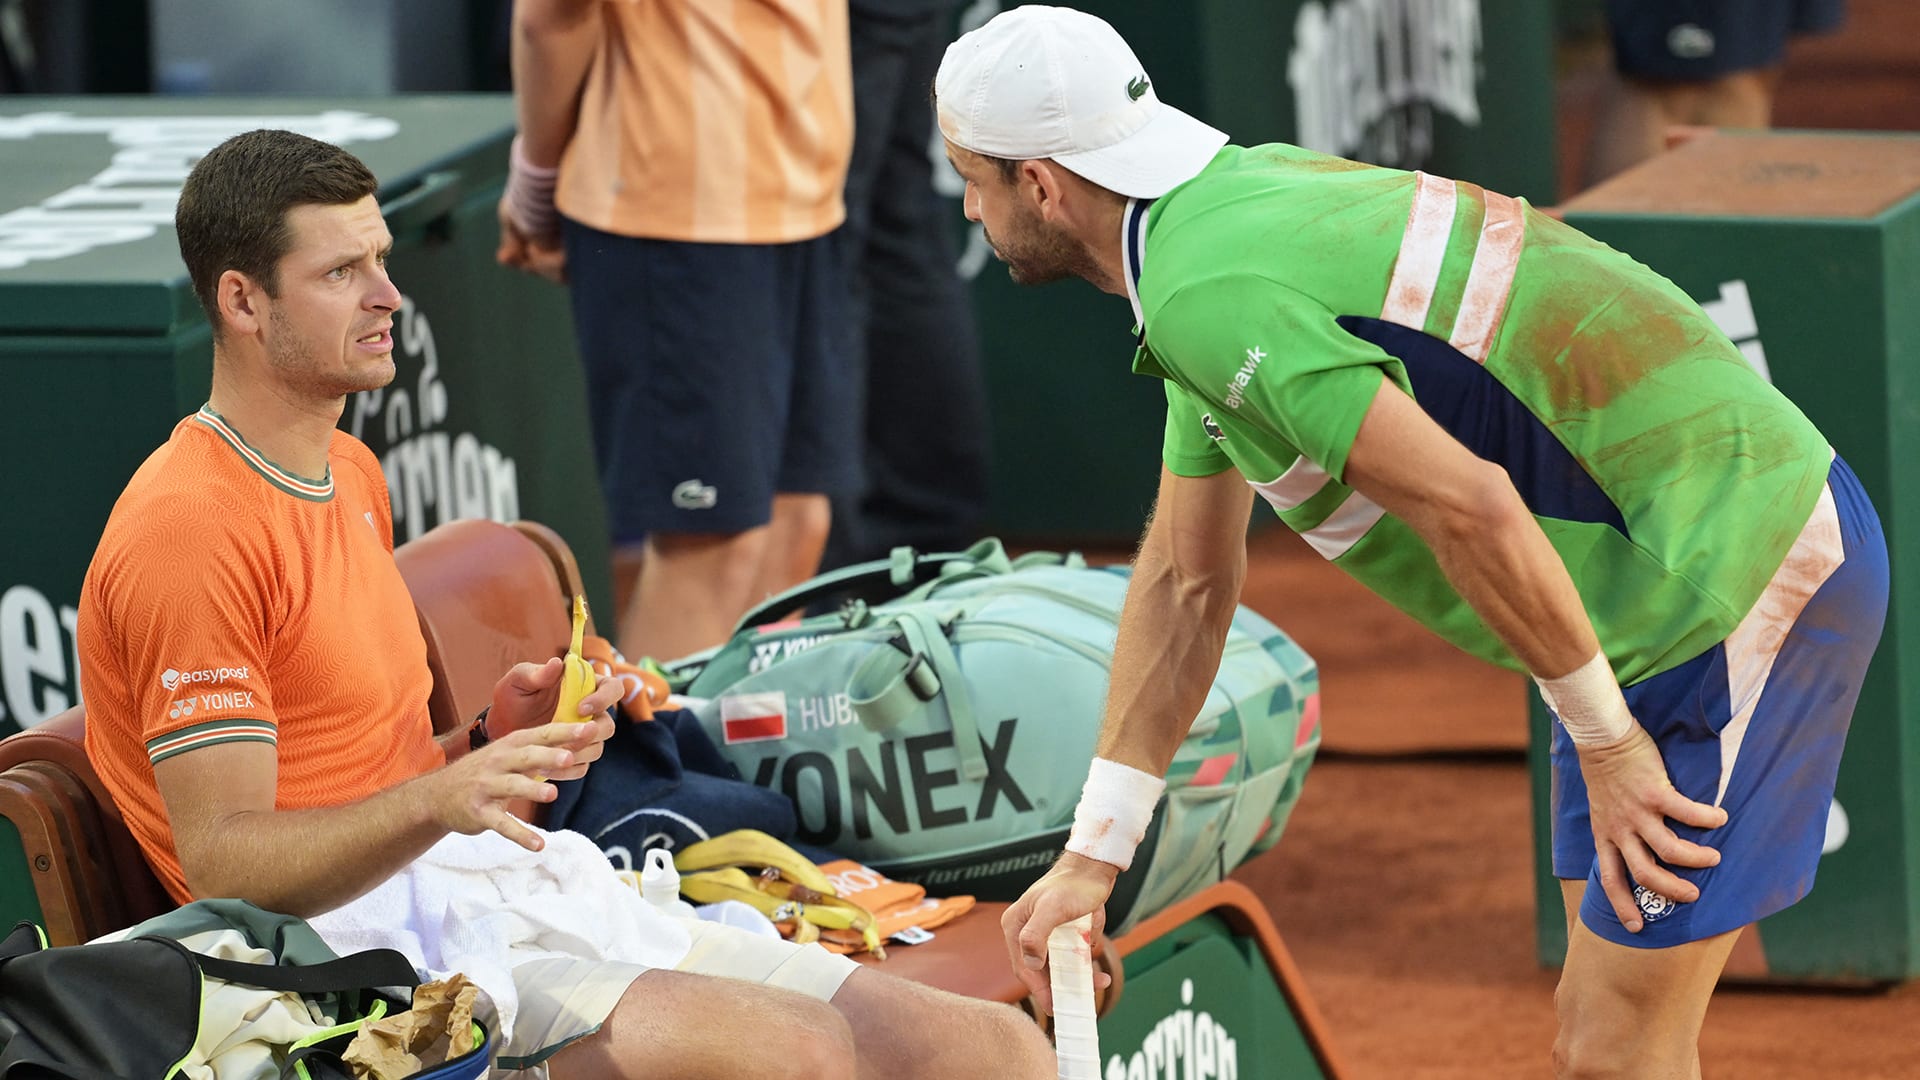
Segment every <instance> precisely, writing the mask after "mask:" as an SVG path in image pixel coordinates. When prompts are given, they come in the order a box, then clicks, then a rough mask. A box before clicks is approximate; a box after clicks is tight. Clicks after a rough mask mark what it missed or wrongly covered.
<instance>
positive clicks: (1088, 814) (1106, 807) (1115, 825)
mask: <svg viewBox="0 0 1920 1080" xmlns="http://www.w3.org/2000/svg"><path fill="white" fill-rule="evenodd" d="M1165 790H1167V782H1166V781H1165V780H1162V779H1161V778H1159V777H1157V776H1154V775H1152V774H1151V773H1145V772H1141V771H1140V770H1139V769H1136V768H1134V767H1132V766H1131V765H1122V764H1120V763H1119V762H1117V761H1108V760H1107V759H1106V758H1094V759H1093V764H1092V766H1090V767H1089V768H1088V769H1087V784H1086V786H1085V787H1084V788H1081V789H1080V805H1079V806H1078V807H1076V808H1075V809H1074V812H1073V833H1072V834H1071V835H1070V836H1068V838H1067V850H1068V851H1071V852H1073V853H1074V854H1075V855H1083V856H1085V857H1087V858H1089V859H1095V860H1098V861H1100V862H1103V863H1112V864H1113V865H1114V866H1117V867H1119V868H1120V869H1122V870H1125V869H1126V868H1127V867H1129V866H1132V865H1133V850H1134V849H1135V848H1137V847H1139V846H1140V841H1141V840H1144V839H1146V835H1147V825H1148V824H1149V823H1151V822H1152V821H1153V808H1154V807H1155V806H1156V805H1158V804H1159V802H1160V793H1161V792H1163V791H1165Z"/></svg>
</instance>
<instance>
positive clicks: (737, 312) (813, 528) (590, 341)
mask: <svg viewBox="0 0 1920 1080" xmlns="http://www.w3.org/2000/svg"><path fill="white" fill-rule="evenodd" d="M512 53H513V75H514V80H513V81H514V95H515V101H516V104H517V107H518V113H519V126H520V134H519V137H518V138H517V139H516V140H515V141H514V146H513V150H512V159H511V163H510V169H509V174H508V181H507V192H506V195H505V197H504V198H503V199H502V200H501V204H500V231H501V243H500V251H499V255H498V257H499V260H500V262H501V263H503V264H504V265H507V266H513V267H518V268H520V269H524V270H527V271H530V272H533V273H537V274H540V275H542V276H545V277H548V278H550V279H552V280H555V281H564V282H566V283H568V285H569V287H570V290H571V293H572V298H573V313H574V330H575V334H576V337H577V338H578V341H579V346H580V354H581V360H582V364H583V366H584V368H585V370H586V376H587V382H588V400H589V409H590V412H591V415H592V419H593V431H594V449H595V455H596V457H597V458H598V465H599V470H600V480H601V486H602V488H603V490H604V492H605V494H606V501H607V515H608V520H609V524H610V526H611V529H612V533H613V537H612V538H613V541H614V546H615V551H616V556H615V558H616V563H617V564H619V563H626V564H628V565H631V563H633V562H634V561H637V562H638V564H639V571H638V574H639V576H638V580H637V582H636V583H635V585H634V587H633V589H632V593H631V598H630V599H629V600H628V601H627V604H626V610H625V611H623V612H622V613H621V614H620V619H619V645H620V648H621V649H622V650H623V651H624V652H626V653H627V654H628V655H631V656H636V657H637V656H654V657H660V658H670V657H677V656H682V655H685V654H687V653H690V652H694V651H697V650H699V649H702V648H706V647H708V646H712V645H716V644H719V643H720V642H721V641H724V640H725V638H726V636H727V634H728V632H729V631H730V630H731V629H732V627H733V624H734V622H735V620H737V619H738V618H739V616H740V615H741V614H742V613H743V612H745V611H746V610H747V609H748V608H749V607H751V606H752V605H753V603H754V602H755V601H757V600H758V599H759V598H761V597H763V596H766V595H768V594H770V593H774V592H778V591H781V590H782V589H785V588H787V587H788V586H790V585H793V584H796V583H798V582H800V581H803V580H805V579H806V578H808V577H811V576H812V575H813V573H814V572H815V570H816V569H817V567H818V565H819V561H820V554H821V551H822V549H823V547H824V546H825V543H826V538H827V533H828V530H829V527H830V522H831V516H832V511H831V507H830V498H831V497H833V496H839V495H844V494H846V493H848V492H850V491H852V490H853V488H854V485H855V483H856V481H857V474H858V457H857V454H858V442H857V439H858V422H859V420H858V418H859V415H860V413H859V411H858V409H859V402H858V400H857V397H856V396H854V395H849V393H848V390H847V388H848V387H849V386H852V385H854V384H855V382H856V377H855V370H854V368H853V367H852V362H851V349H850V348H849V343H848V338H849V329H848V327H849V321H848V313H847V304H848V295H847V282H846V273H847V271H846V257H845V254H844V252H843V249H842V242H843V237H842V236H841V235H840V234H839V233H838V232H837V231H836V230H838V228H839V226H840V225H841V223H842V221H843V220H844V219H845V216H846V211H845V203H844V201H843V197H842V186H843V184H844V183H845V180H846V171H847V161H848V158H849V156H850V154H851V151H852V144H853V90H852V70H851V61H850V59H849V56H848V40H847V14H846V4H845V0H739V2H737V3H733V4H729V5H721V6H715V5H708V4H698V3H690V2H687V0H518V3H517V4H516V7H515V11H514V16H513V32H512Z"/></svg>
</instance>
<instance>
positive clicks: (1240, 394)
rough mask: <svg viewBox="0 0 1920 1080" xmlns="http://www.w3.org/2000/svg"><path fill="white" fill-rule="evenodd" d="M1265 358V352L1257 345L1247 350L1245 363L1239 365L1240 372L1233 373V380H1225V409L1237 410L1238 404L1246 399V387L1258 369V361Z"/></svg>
mask: <svg viewBox="0 0 1920 1080" xmlns="http://www.w3.org/2000/svg"><path fill="white" fill-rule="evenodd" d="M1266 358H1267V354H1266V351H1265V350H1263V349H1261V348H1260V346H1258V345H1255V346H1254V347H1253V348H1251V349H1248V350H1247V360H1246V363H1244V364H1241V365H1240V370H1239V371H1236V372H1234V373H1233V378H1231V379H1228V380H1227V408H1229V409H1237V408H1239V407H1240V403H1241V402H1243V401H1245V400H1246V399H1247V397H1246V391H1247V386H1248V384H1250V383H1252V382H1253V373H1254V372H1255V371H1258V370H1259V369H1260V361H1262V360H1265V359H1266Z"/></svg>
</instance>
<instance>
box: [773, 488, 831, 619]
mask: <svg viewBox="0 0 1920 1080" xmlns="http://www.w3.org/2000/svg"><path fill="white" fill-rule="evenodd" d="M832 526H833V506H832V504H831V503H829V502H828V501H827V497H826V496H825V495H799V494H778V495H775V496H774V497H773V520H772V521H771V522H769V523H768V524H767V530H768V535H767V554H766V557H765V558H763V559H762V560H761V561H760V580H759V581H758V582H756V583H755V585H754V593H755V595H754V599H753V602H754V603H756V604H757V603H759V602H760V601H761V599H762V598H764V597H768V596H773V595H775V594H776V593H782V592H785V591H787V590H788V589H791V588H793V587H794V586H795V585H798V584H800V583H801V582H803V581H805V580H807V579H808V578H810V577H812V576H813V575H815V574H817V573H819V572H820V555H821V553H822V552H824V551H826V549H827V533H828V531H829V530H830V529H831V528H832Z"/></svg>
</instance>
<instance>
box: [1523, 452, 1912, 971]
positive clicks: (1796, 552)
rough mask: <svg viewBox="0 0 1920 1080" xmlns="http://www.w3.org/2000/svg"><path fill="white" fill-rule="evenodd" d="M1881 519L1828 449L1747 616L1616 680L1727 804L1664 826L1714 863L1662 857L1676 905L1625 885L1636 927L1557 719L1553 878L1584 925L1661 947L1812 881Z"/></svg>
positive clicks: (1723, 927)
mask: <svg viewBox="0 0 1920 1080" xmlns="http://www.w3.org/2000/svg"><path fill="white" fill-rule="evenodd" d="M1887 584H1888V578H1887V547H1886V540H1885V538H1884V537H1883V536H1882V535H1881V531H1880V519H1879V518H1878V517H1877V516H1875V514H1874V512H1873V506H1872V504H1871V503H1869V502H1868V501H1867V495H1866V492H1864V491H1862V490H1861V488H1860V482H1859V481H1858V480H1856V479H1855V478H1854V475H1853V472H1852V470H1850V469H1848V468H1847V465H1846V463H1845V462H1844V461H1841V460H1840V459H1839V458H1837V457H1836V458H1835V459H1834V461H1833V468H1832V470H1831V471H1830V472H1829V473H1828V477H1827V486H1826V490H1825V491H1823V492H1822V493H1821V497H1820V502H1819V504H1818V505H1817V506H1816V507H1815V509H1814V512H1813V516H1812V517H1811V518H1810V519H1809V520H1808V522H1807V526H1806V528H1805V529H1804V530H1803V531H1802V532H1801V534H1800V538H1799V540H1798V541H1796V542H1795V544H1794V547H1793V550H1792V551H1791V552H1790V553H1789V554H1788V555H1787V558H1786V560H1785V561H1784V562H1783V563H1782V564H1781V569H1780V570H1779V572H1777V573H1776V574H1775V575H1774V577H1773V580H1772V581H1771V582H1769V583H1768V585H1767V589H1766V591H1765V592H1764V593H1762V594H1761V597H1760V600H1759V601H1758V602H1757V603H1756V604H1755V605H1754V608H1753V611H1752V612H1750V613H1749V614H1748V615H1747V617H1746V618H1745V619H1743V620H1742V621H1741V623H1740V625H1739V627H1737V628H1736V629H1735V630H1734V632H1733V633H1732V634H1730V635H1728V637H1727V639H1726V640H1725V641H1723V642H1721V643H1720V644H1718V645H1715V646H1714V647H1713V648H1711V649H1709V650H1707V651H1706V652H1704V653H1702V654H1700V655H1699V656H1696V657H1694V658H1693V659H1692V660H1689V661H1687V662H1686V663H1684V664H1682V665H1680V666H1679V667H1677V668H1673V669H1671V670H1668V671H1664V672H1661V673H1660V674H1658V675H1655V676H1653V677H1652V678H1650V679H1645V680H1643V681H1641V682H1638V683H1635V684H1634V685H1632V686H1629V687H1627V688H1626V690H1625V692H1626V697H1627V705H1628V706H1629V707H1630V708H1631V709H1632V710H1633V714H1634V716H1635V717H1637V718H1638V719H1639V721H1640V723H1641V726H1643V727H1645V728H1646V729H1647V732H1648V734H1650V735H1652V736H1653V740H1654V742H1656V743H1658V744H1659V746H1660V754H1661V756H1662V757H1663V758H1664V759H1665V760H1666V764H1667V773H1668V775H1669V776H1671V777H1672V779H1673V784H1674V787H1676V788H1678V789H1679V791H1680V792H1681V794H1683V795H1685V796H1687V797H1688V798H1690V799H1693V800H1694V801H1696V802H1703V803H1712V804H1715V805H1718V806H1721V807H1724V808H1725V809H1726V811H1727V823H1726V824H1725V825H1723V826H1721V827H1720V828H1718V829H1696V828H1693V827H1691V826H1687V825H1680V824H1678V823H1675V822H1671V821H1670V822H1669V824H1670V825H1672V826H1673V830H1674V832H1675V833H1676V834H1677V835H1679V836H1680V837H1681V838H1682V839H1685V840H1691V841H1694V842H1696V843H1702V844H1706V845H1707V846H1709V847H1714V848H1718V849H1719V850H1720V865H1718V866H1713V867H1708V868H1706V869H1704V870H1687V869H1681V868H1678V867H1669V868H1668V869H1671V870H1673V872H1674V873H1676V874H1678V875H1679V876H1680V877H1682V878H1685V879H1687V880H1688V881H1691V882H1693V883H1694V884H1695V885H1697V886H1699V888H1700V899H1698V900H1697V901H1695V902H1693V903H1691V904H1676V903H1673V902H1672V901H1670V900H1667V899H1666V898H1665V897H1662V896H1661V895H1659V894H1658V893H1655V892H1652V891H1650V890H1648V889H1646V888H1644V887H1642V886H1639V885H1637V884H1636V885H1635V888H1634V896H1635V898H1636V899H1637V900H1639V902H1640V911H1641V914H1642V916H1643V917H1644V918H1643V920H1642V921H1643V926H1644V928H1643V929H1642V930H1641V931H1640V932H1639V933H1638V934H1634V933H1629V932H1628V931H1627V929H1626V928H1625V927H1623V926H1621V925H1620V920H1619V919H1618V918H1616V917H1615V916H1614V913H1613V906H1612V905H1611V904H1609V903H1608V902H1607V897H1606V894H1605V893H1604V892H1603V891H1601V888H1600V876H1599V870H1598V868H1597V867H1596V866H1595V865H1594V863H1595V859H1594V851H1593V831H1592V827H1591V823H1590V822H1589V820H1588V816H1587V787H1586V784H1585V782H1584V781H1583V780H1582V778H1581V775H1580V761H1579V757H1578V755H1577V754H1576V752H1575V750H1574V747H1573V741H1572V740H1571V739H1569V738H1568V737H1567V732H1566V729H1565V728H1563V727H1561V726H1560V725H1559V724H1555V725H1554V726H1553V751H1552V753H1553V822H1554V828H1553V873H1554V876H1555V877H1559V878H1564V879H1579V878H1586V879H1587V891H1586V896H1585V899H1584V900H1583V901H1582V903H1581V905H1580V920H1581V921H1582V922H1584V923H1585V924H1586V925H1587V928H1588V929H1589V930H1592V931H1593V932H1594V933H1596V934H1598V935H1600V936H1601V937H1603V938H1606V939H1607V940H1608V941H1612V942H1615V943H1618V944H1621V945H1632V946H1638V947H1641V948H1663V947H1665V946H1669V945H1679V944H1683V943H1685V942H1689V941H1699V940H1702V939H1704V938H1709V937H1713V936H1714V935H1716V934H1721V933H1725V932H1726V931H1728V930H1734V929H1738V928H1740V927H1743V926H1746V925H1747V924H1749V923H1751V922H1753V921H1755V920H1756V919H1760V918H1762V917H1764V916H1767V915H1771V914H1773V913H1774V912H1776V911H1779V910H1780V909H1782V908H1784V907H1787V906H1788V905H1790V904H1793V903H1795V902H1796V901H1798V900H1799V899H1800V898H1801V897H1803V896H1805V895H1806V894H1807V891H1808V890H1809V889H1811V888H1813V876H1814V871H1815V869H1816V868H1817V867H1818V866H1819V863H1820V853H1821V846H1822V844H1823V842H1824V841H1825V838H1826V827H1827V815H1828V814H1829V813H1830V812H1831V807H1832V803H1833V789H1834V781H1835V779H1836V778H1837V776H1838V775H1839V772H1840V750H1841V748H1842V746H1843V745H1844V744H1845V743H1846V737H1847V726H1848V724H1849V723H1850V722H1851V721H1852V719H1853V706H1854V702H1855V701H1857V700H1858V699H1859V697H1860V684H1861V682H1862V680H1864V679H1865V678H1866V673H1867V661H1869V660H1871V659H1872V658H1873V650H1874V647H1875V646H1876V645H1878V644H1879V643H1880V630H1881V627H1882V624H1883V623H1885V621H1886V614H1887Z"/></svg>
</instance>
